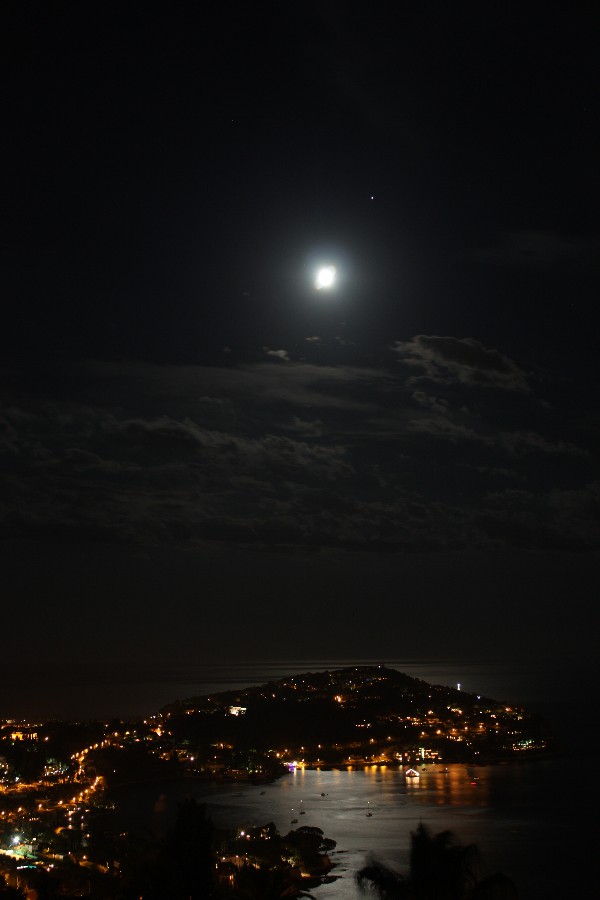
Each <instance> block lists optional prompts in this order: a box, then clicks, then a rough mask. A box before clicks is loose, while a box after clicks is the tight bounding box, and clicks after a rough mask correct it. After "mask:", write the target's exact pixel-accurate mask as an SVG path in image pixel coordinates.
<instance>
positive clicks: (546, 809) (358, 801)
mask: <svg viewBox="0 0 600 900" xmlns="http://www.w3.org/2000/svg"><path fill="white" fill-rule="evenodd" d="M569 765H570V764H569V763H568V762H567V761H566V760H564V759H553V760H546V761H538V762H529V763H520V764H512V763H511V764H507V765H496V766H477V767H475V769H473V768H472V767H469V766H465V765H450V766H448V773H447V774H445V773H444V772H443V768H444V767H443V766H441V765H430V766H427V767H426V769H422V770H421V772H420V777H419V778H418V779H406V778H405V776H404V774H403V772H402V770H400V769H398V768H396V767H375V766H371V767H365V768H364V769H363V768H359V769H339V770H335V769H334V770H296V771H295V772H294V773H291V774H290V775H285V776H283V777H282V778H281V779H279V780H278V781H276V782H274V783H273V784H270V785H252V786H247V785H243V786H241V785H235V784H232V785H212V784H205V783H189V782H187V783H172V784H166V785H133V786H131V787H127V788H122V789H121V791H120V792H119V795H118V796H119V800H118V805H119V808H120V810H121V814H122V816H123V822H124V824H126V825H127V826H128V827H137V828H140V827H141V828H145V829H149V830H151V831H154V833H157V834H160V833H163V832H164V830H165V829H166V828H168V826H169V824H170V823H171V822H172V820H173V818H174V816H175V813H176V809H177V804H178V802H180V801H181V800H182V799H184V798H185V797H195V798H196V799H197V800H198V802H200V803H205V804H206V805H207V809H208V812H209V814H210V816H211V818H212V819H213V821H214V822H215V824H216V825H218V826H222V827H232V828H233V827H235V828H238V829H245V828H247V827H250V826H253V825H261V824H265V823H266V822H270V821H272V822H274V823H275V825H276V826H277V828H278V830H279V831H280V832H281V833H283V834H285V833H287V832H288V831H289V830H290V829H291V828H297V827H299V825H311V826H317V827H319V828H321V829H322V830H323V832H324V834H325V836H326V837H329V838H333V840H335V841H337V846H336V849H335V850H334V851H333V853H332V855H331V859H332V862H334V863H335V868H334V869H333V871H332V874H333V875H335V876H338V877H337V878H336V881H335V882H333V883H332V884H329V885H322V886H320V887H319V888H318V889H317V890H316V896H318V898H319V900H329V898H339V900H358V898H359V897H360V896H362V895H361V894H360V892H359V891H358V888H357V886H356V881H355V874H356V872H357V870H358V869H359V868H360V867H361V866H363V865H364V864H365V862H366V861H367V860H368V858H369V855H370V854H375V855H376V856H377V857H378V858H379V859H382V860H383V861H384V862H386V863H387V864H388V865H391V866H392V867H394V868H396V869H397V870H398V871H401V872H407V871H408V861H409V847H410V834H411V832H412V831H414V830H415V829H416V828H417V826H418V825H419V824H420V823H423V824H424V825H425V826H427V827H428V828H429V829H430V830H431V831H432V832H433V833H438V832H440V831H444V830H450V831H451V832H452V833H453V835H454V836H455V838H456V839H457V840H458V841H460V842H461V843H465V844H469V843H474V844H476V846H477V848H478V850H479V851H480V854H481V856H482V863H483V866H484V870H485V871H486V872H488V873H493V872H496V871H501V872H503V873H504V874H505V875H507V876H509V877H510V878H511V879H512V880H513V881H514V882H515V884H516V886H517V889H518V896H519V897H520V898H526V900H554V898H556V900H558V898H559V897H561V898H564V897H568V896H577V895H578V894H577V891H578V890H579V889H583V887H584V886H585V885H586V884H588V878H589V876H590V873H591V860H590V859H588V858H586V849H585V848H586V843H585V841H582V840H581V833H582V831H581V830H580V829H584V824H583V822H582V820H581V818H580V817H579V813H578V804H579V802H580V800H581V794H580V785H579V782H578V779H577V778H576V777H573V776H574V773H573V772H572V771H570V769H569ZM300 809H303V810H304V811H305V814H303V815H302V818H299V810H300ZM367 812H370V813H371V815H370V816H367ZM292 819H298V823H299V824H292ZM590 839H591V835H589V834H588V841H589V840H590Z"/></svg>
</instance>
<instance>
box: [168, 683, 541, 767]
mask: <svg viewBox="0 0 600 900" xmlns="http://www.w3.org/2000/svg"><path fill="white" fill-rule="evenodd" d="M161 721H162V724H163V727H164V729H165V731H166V732H168V734H169V736H170V738H171V739H172V740H173V742H174V743H175V744H176V745H177V746H178V747H182V746H188V747H190V748H191V751H192V752H193V755H194V756H195V759H196V760H199V759H200V757H201V756H202V754H203V755H204V766H205V767H207V768H208V769H209V770H211V771H212V773H213V774H214V775H216V776H220V777H222V778H245V777H252V776H254V777H258V776H260V775H261V773H263V774H265V775H266V774H267V773H268V772H269V771H273V767H274V766H277V765H280V766H289V767H294V766H305V767H313V768H324V767H339V766H364V765H383V764H385V765H390V764H392V765H400V766H401V765H406V766H414V765H415V764H418V763H424V762H426V761H430V762H479V763H484V762H485V763H491V762H498V761H504V760H507V759H516V758H523V757H527V758H531V757H535V756H540V755H547V754H548V753H550V752H555V751H556V750H557V749H558V748H557V744H556V741H555V739H554V738H553V736H552V735H551V734H550V732H549V730H548V728H547V726H546V725H545V724H544V722H543V721H541V720H540V719H539V718H537V717H536V716H534V715H531V714H529V713H528V712H527V711H526V710H525V709H523V708H522V707H519V706H515V705H511V704H507V703H504V702H501V701H498V700H493V699H491V698H489V697H483V696H481V695H478V694H471V693H467V692H466V691H461V690H458V689H455V688H451V687H447V686H442V685H432V684H428V683H427V682H425V681H422V680H420V679H417V678H412V677H410V676H408V675H405V674H403V673H402V672H398V671H396V670H395V669H390V668H386V667H385V666H358V667H355V666H353V667H349V668H343V669H336V670H333V671H326V672H306V673H304V674H301V675H295V676H290V677H287V678H283V679H280V680H278V681H273V682H269V683H268V684H263V685H260V686H253V687H247V688H244V689H243V690H235V691H227V692H224V693H218V694H211V695H210V696H201V697H192V698H190V699H188V700H183V701H181V702H178V703H174V704H171V705H169V706H167V707H165V708H164V709H163V710H162V711H161ZM209 747H210V749H211V753H210V754H208V753H207V752H206V751H207V748H209Z"/></svg>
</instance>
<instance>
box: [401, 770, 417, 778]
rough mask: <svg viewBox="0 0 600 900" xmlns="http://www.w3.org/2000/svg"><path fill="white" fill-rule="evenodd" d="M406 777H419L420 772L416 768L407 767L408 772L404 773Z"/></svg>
mask: <svg viewBox="0 0 600 900" xmlns="http://www.w3.org/2000/svg"><path fill="white" fill-rule="evenodd" d="M404 777H405V778H418V777H419V773H418V772H417V770H416V769H407V770H406V772H405V773H404Z"/></svg>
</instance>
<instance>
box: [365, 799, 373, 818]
mask: <svg viewBox="0 0 600 900" xmlns="http://www.w3.org/2000/svg"><path fill="white" fill-rule="evenodd" d="M369 802H370V801H369V800H367V811H366V813H365V815H366V817H367V819H369V818H370V817H371V816H372V815H373V813H372V812H371V810H370V809H369Z"/></svg>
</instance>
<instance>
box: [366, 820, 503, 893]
mask: <svg viewBox="0 0 600 900" xmlns="http://www.w3.org/2000/svg"><path fill="white" fill-rule="evenodd" d="M356 880H357V882H358V885H359V887H360V888H361V890H363V891H367V890H369V891H370V892H371V893H373V894H374V895H375V896H377V897H379V898H381V900H515V898H516V897H517V891H516V888H515V885H514V884H513V882H512V881H511V880H510V878H507V877H506V876H505V875H503V874H502V873H500V872H498V873H496V874H495V875H491V876H483V875H482V869H481V860H480V856H479V852H478V850H477V848H476V846H475V845H474V844H469V845H467V846H463V845H462V844H459V843H456V842H455V840H454V838H453V836H452V833H451V832H450V831H442V832H440V833H439V834H436V835H432V834H431V832H430V831H429V830H428V829H427V828H426V826H425V825H422V824H421V825H419V827H418V828H417V830H416V831H413V832H412V833H411V851H410V874H409V875H408V876H404V875H400V874H399V873H398V872H395V871H394V870H393V869H390V868H389V867H388V866H385V865H384V864H383V863H381V862H380V861H378V860H377V859H374V858H373V859H371V860H369V862H368V864H367V865H366V866H364V867H363V868H362V869H361V870H360V871H359V872H357V875H356Z"/></svg>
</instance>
